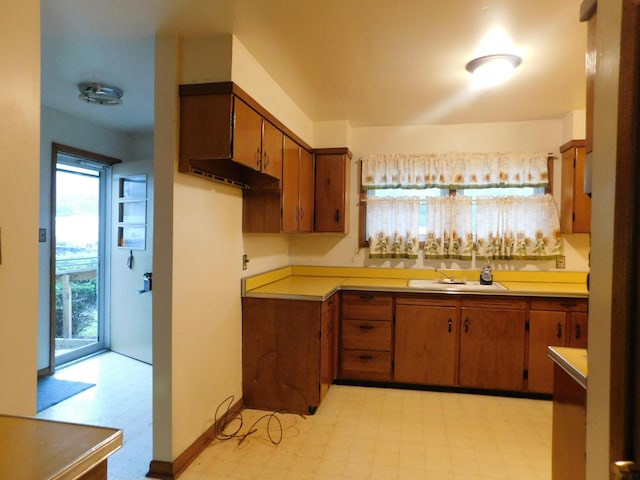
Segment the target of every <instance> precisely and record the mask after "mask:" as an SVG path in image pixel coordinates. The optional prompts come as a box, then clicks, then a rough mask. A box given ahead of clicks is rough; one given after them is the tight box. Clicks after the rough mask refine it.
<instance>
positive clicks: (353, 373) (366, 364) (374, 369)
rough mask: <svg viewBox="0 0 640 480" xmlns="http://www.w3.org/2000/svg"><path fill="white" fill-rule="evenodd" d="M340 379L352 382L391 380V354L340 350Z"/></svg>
mask: <svg viewBox="0 0 640 480" xmlns="http://www.w3.org/2000/svg"><path fill="white" fill-rule="evenodd" d="M342 377H343V378H348V379H354V380H391V353H389V352H376V351H372V350H342Z"/></svg>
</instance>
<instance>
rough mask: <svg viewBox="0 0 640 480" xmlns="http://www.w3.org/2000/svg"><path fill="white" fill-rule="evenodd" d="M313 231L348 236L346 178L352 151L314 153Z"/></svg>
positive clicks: (337, 149)
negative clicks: (345, 234) (346, 234)
mask: <svg viewBox="0 0 640 480" xmlns="http://www.w3.org/2000/svg"><path fill="white" fill-rule="evenodd" d="M315 155H316V180H315V213H316V214H315V229H314V231H316V232H326V233H349V177H350V175H349V174H350V160H351V152H350V151H349V149H347V148H324V149H317V150H315Z"/></svg>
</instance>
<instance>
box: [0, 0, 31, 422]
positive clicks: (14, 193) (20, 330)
mask: <svg viewBox="0 0 640 480" xmlns="http://www.w3.org/2000/svg"><path fill="white" fill-rule="evenodd" d="M39 13H40V2H39V0H25V1H23V2H9V3H7V4H5V5H3V7H2V28H0V46H1V48H0V68H1V69H2V76H1V77H0V114H1V115H0V158H2V160H0V249H1V250H0V254H1V263H0V338H2V348H0V376H1V377H2V381H3V385H4V387H3V394H2V395H0V413H3V414H11V415H34V414H35V413H36V365H37V361H36V359H37V352H36V346H37V342H36V339H37V329H38V303H37V298H38V199H39V196H40V193H39V191H38V186H39V178H40V177H39V169H40V157H39V148H40V144H39V141H38V134H39V130H40V15H39Z"/></svg>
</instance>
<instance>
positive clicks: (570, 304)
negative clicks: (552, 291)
mask: <svg viewBox="0 0 640 480" xmlns="http://www.w3.org/2000/svg"><path fill="white" fill-rule="evenodd" d="M529 308H531V310H559V311H564V312H586V311H587V310H588V309H589V301H588V300H586V299H583V298H532V299H531V303H530V307H529Z"/></svg>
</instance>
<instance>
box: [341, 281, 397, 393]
mask: <svg viewBox="0 0 640 480" xmlns="http://www.w3.org/2000/svg"><path fill="white" fill-rule="evenodd" d="M341 318H342V320H341V327H340V328H341V335H340V337H341V346H340V376H341V377H342V378H347V379H353V380H380V381H391V380H392V379H393V368H392V361H393V352H392V338H393V337H392V335H393V324H392V321H393V296H392V295H390V294H384V293H370V292H345V293H343V294H342V317H341Z"/></svg>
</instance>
